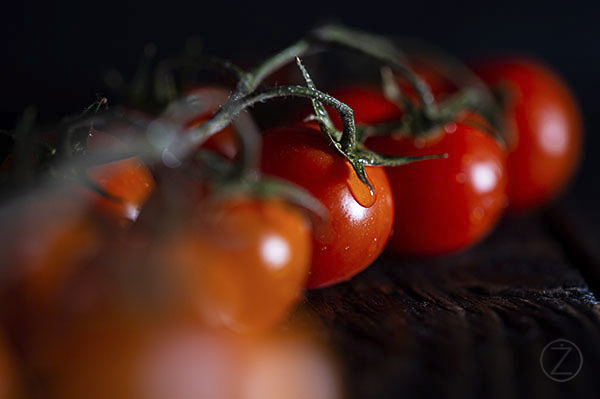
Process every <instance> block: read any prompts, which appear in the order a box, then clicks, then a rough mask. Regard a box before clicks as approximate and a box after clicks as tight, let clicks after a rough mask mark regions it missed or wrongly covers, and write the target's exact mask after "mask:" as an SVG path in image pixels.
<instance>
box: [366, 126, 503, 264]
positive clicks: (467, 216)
mask: <svg viewBox="0 0 600 399" xmlns="http://www.w3.org/2000/svg"><path fill="white" fill-rule="evenodd" d="M434 135H435V136H432V137H428V138H406V137H395V136H379V137H372V138H370V139H368V140H367V146H368V147H369V148H371V149H373V150H375V151H378V152H381V153H383V154H389V155H411V156H420V155H432V154H443V153H446V154H448V158H445V159H434V160H427V161H421V162H415V163H412V164H408V165H403V166H398V167H388V168H386V172H387V174H388V177H389V179H390V184H391V186H392V190H393V192H394V205H395V209H396V213H395V219H394V233H393V234H392V237H391V238H390V243H389V248H390V249H391V250H392V251H394V252H398V253H402V254H410V255H437V254H443V253H447V252H451V251H455V250H459V249H462V248H465V247H468V246H470V245H472V244H473V243H475V242H477V241H479V240H481V239H482V238H483V237H484V236H485V235H487V234H488V233H489V232H490V230H491V229H492V227H493V226H494V225H495V224H496V222H497V221H498V219H499V217H500V215H501V214H502V212H503V210H504V207H505V205H506V195H505V186H506V172H505V155H504V150H503V148H502V147H501V146H500V145H499V144H498V143H497V142H496V141H495V140H494V139H493V138H492V137H491V136H490V135H489V134H486V133H483V132H482V131H481V130H478V129H477V128H474V127H471V126H470V125H469V124H467V123H466V122H464V121H463V122H460V121H459V122H451V123H448V124H446V126H445V127H444V128H440V129H439V131H438V132H435V133H434Z"/></svg>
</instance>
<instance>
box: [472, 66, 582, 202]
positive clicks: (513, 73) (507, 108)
mask: <svg viewBox="0 0 600 399" xmlns="http://www.w3.org/2000/svg"><path fill="white" fill-rule="evenodd" d="M473 68H474V70H475V72H476V73H477V74H478V75H479V76H480V77H481V78H482V79H483V80H484V81H485V82H486V83H487V84H488V85H490V87H491V88H492V90H494V91H496V92H497V93H498V94H499V95H500V97H501V102H502V104H501V105H502V107H503V110H504V120H505V125H506V127H507V144H508V150H509V155H508V161H507V167H508V174H509V183H508V196H509V209H510V210H512V211H524V210H529V209H534V208H537V207H540V206H543V205H544V204H547V203H548V202H550V201H551V200H552V199H554V198H555V197H557V196H558V195H559V194H560V193H561V192H562V191H563V190H564V189H565V187H566V186H567V185H568V183H569V181H570V179H571V177H572V176H573V174H574V173H575V171H576V169H577V166H578V165H579V162H580V158H581V150H582V142H583V132H582V121H581V114H580V111H579V107H578V105H577V102H576V100H575V97H574V96H573V94H572V92H571V90H570V89H569V87H568V86H567V85H566V83H565V82H564V81H563V80H562V79H561V78H560V77H559V76H558V75H557V74H556V73H555V72H554V71H552V70H551V69H550V68H548V67H547V66H546V65H544V64H543V63H541V62H539V61H536V60H534V59H531V58H526V57H503V58H502V57H497V58H492V59H489V60H484V61H480V62H479V63H475V64H473Z"/></svg>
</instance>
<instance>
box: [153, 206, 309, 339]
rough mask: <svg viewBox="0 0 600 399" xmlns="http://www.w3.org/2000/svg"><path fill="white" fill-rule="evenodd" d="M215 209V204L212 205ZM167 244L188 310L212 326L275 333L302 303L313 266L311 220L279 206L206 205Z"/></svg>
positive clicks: (286, 207) (292, 209)
mask: <svg viewBox="0 0 600 399" xmlns="http://www.w3.org/2000/svg"><path fill="white" fill-rule="evenodd" d="M208 201H209V202H210V199H209V200H208ZM206 206H207V207H206V208H205V209H202V210H201V211H200V212H201V215H200V217H199V219H198V220H196V221H192V222H190V223H189V224H187V223H186V227H185V229H184V230H183V232H182V233H181V234H178V235H176V237H175V240H173V242H172V243H169V245H168V246H169V247H170V249H168V252H167V254H168V256H167V259H166V261H167V262H166V264H165V266H166V267H167V268H168V269H171V270H172V271H173V273H174V275H175V279H176V281H177V282H178V283H179V284H180V285H181V288H180V289H179V291H180V293H181V295H182V297H183V299H184V303H190V304H191V305H192V307H193V308H194V309H192V310H193V311H198V312H199V313H200V314H201V316H202V318H203V319H204V320H205V321H206V322H208V323H209V324H211V325H216V326H225V327H228V328H231V329H233V330H236V331H261V330H264V329H266V328H269V327H272V326H273V325H274V324H276V323H277V322H279V321H281V319H282V318H283V317H284V316H285V315H286V313H287V311H289V309H290V308H291V307H292V305H293V304H295V302H296V301H297V300H298V299H299V298H300V295H301V292H302V289H303V287H304V284H305V281H306V276H307V274H308V270H309V267H310V255H311V242H310V226H309V223H308V220H306V219H305V217H304V215H303V214H301V212H299V211H298V210H296V209H294V208H293V207H292V206H291V205H289V204H286V203H285V202H283V201H282V200H277V199H252V198H245V199H244V198H242V199H231V200H228V201H226V202H225V203H222V204H218V205H216V204H210V203H209V204H208V205H206Z"/></svg>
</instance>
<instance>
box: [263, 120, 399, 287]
mask: <svg viewBox="0 0 600 399" xmlns="http://www.w3.org/2000/svg"><path fill="white" fill-rule="evenodd" d="M262 153H263V158H262V163H261V169H262V171H263V172H264V173H265V174H267V175H273V176H276V177H280V178H284V179H287V180H289V181H291V182H292V183H295V184H298V185H299V186H301V187H303V188H305V189H306V190H308V191H309V192H310V193H311V194H312V195H313V196H314V197H315V198H316V199H317V200H319V201H320V202H321V203H322V204H323V205H324V206H325V207H326V208H327V210H328V212H329V217H328V218H327V219H326V220H319V219H316V218H313V254H312V261H311V263H312V266H311V269H310V274H309V276H308V282H307V284H306V286H307V288H318V287H324V286H327V285H331V284H334V283H337V282H340V281H345V280H348V279H349V278H351V277H353V276H354V275H356V274H357V273H358V272H360V271H361V270H363V269H364V268H366V267H368V266H369V265H370V264H372V263H373V262H374V261H375V259H376V258H377V257H378V256H379V255H380V254H381V252H382V251H383V248H384V247H385V244H386V243H387V240H388V238H389V235H390V232H391V228H392V220H393V215H394V206H393V199H392V194H391V189H390V184H389V182H388V179H387V176H386V175H385V172H384V170H383V169H382V168H379V167H367V168H366V172H367V176H368V178H369V180H370V181H371V183H372V184H373V186H374V188H375V192H370V190H369V189H368V188H367V186H366V185H364V183H362V182H361V181H360V180H359V179H358V177H357V176H356V173H355V172H354V170H353V169H352V167H351V166H350V164H349V163H348V162H347V161H346V160H345V159H344V158H343V157H341V156H340V155H339V154H337V153H336V152H335V151H334V150H333V149H332V148H331V147H330V146H329V145H328V144H327V143H326V142H325V141H324V140H323V139H322V137H321V133H320V131H319V130H317V129H314V128H311V127H306V126H294V127H282V128H278V129H274V130H271V131H269V132H267V134H266V135H265V136H264V137H263V151H262Z"/></svg>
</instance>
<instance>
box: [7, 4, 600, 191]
mask: <svg viewBox="0 0 600 399" xmlns="http://www.w3.org/2000/svg"><path fill="white" fill-rule="evenodd" d="M596 4H597V2H592V1H590V2H588V3H585V2H574V1H561V2H557V3H555V4H553V3H552V2H549V1H530V2H524V1H517V2H513V1H511V2H490V1H466V2H450V1H445V2H432V1H411V2H409V1H394V2H388V3H384V2H381V3H379V2H376V1H359V2H354V3H351V2H350V1H346V2H340V1H326V0H320V1H314V0H305V1H302V0H297V1H295V2H291V1H285V2H283V1H281V2H274V1H272V0H269V1H258V0H257V1H253V2H244V3H242V2H240V3H236V2H229V1H222V0H220V1H210V2H205V1H198V0H196V1H190V0H188V1H181V0H168V1H157V0H146V1H139V0H138V1H133V0H122V1H113V0H106V1H68V2H59V3H58V4H51V2H45V3H41V2H40V3H39V4H36V3H35V2H28V1H26V2H23V3H20V4H13V5H11V6H9V9H4V10H3V15H1V16H0V48H1V49H2V59H1V60H0V88H1V90H2V95H1V96H0V127H1V128H10V127H13V125H14V122H15V120H16V119H17V117H18V116H19V114H20V113H21V112H22V110H23V108H24V107H25V106H26V105H27V104H35V105H37V106H38V107H39V110H40V114H41V119H42V120H53V119H57V118H59V117H60V116H62V115H64V114H66V113H72V112H76V111H78V110H80V109H82V108H83V107H84V106H85V105H87V104H89V103H90V102H91V101H92V100H94V99H95V97H96V95H97V94H106V90H105V89H104V86H103V84H102V76H103V73H104V72H105V71H106V70H107V69H108V68H110V67H117V68H119V69H120V70H121V71H123V72H124V73H125V75H131V73H132V72H133V71H134V69H135V66H136V64H137V61H138V60H139V56H140V54H141V52H142V49H143V47H144V45H145V44H146V43H148V42H154V43H156V44H157V45H158V49H159V54H160V55H169V54H177V53H178V52H180V51H181V50H182V49H183V46H184V42H185V39H186V38H188V37H190V36H199V37H202V38H203V41H204V49H205V52H207V53H212V54H216V55H220V56H224V57H231V56H233V55H241V56H243V57H248V56H250V55H252V54H253V53H254V54H255V53H257V52H258V53H261V54H265V53H267V52H269V51H273V50H277V49H278V48H280V47H282V46H285V45H286V44H288V43H289V42H291V41H292V40H294V39H297V38H298V37H299V36H301V35H302V34H303V32H305V31H306V30H307V29H309V28H310V27H312V26H314V25H315V24H317V23H319V22H320V21H325V20H332V19H333V20H338V21H342V22H344V23H346V24H347V25H350V26H355V27H360V28H363V29H367V30H372V31H374V32H378V33H386V34H394V35H412V36H417V37H420V38H423V39H426V40H429V41H432V42H433V43H436V44H438V45H439V46H441V47H442V48H445V49H446V50H449V51H451V52H453V53H454V54H456V55H458V56H460V57H463V58H466V59H468V58H469V57H472V56H476V55H480V54H485V53H492V52H495V51H516V52H519V53H530V54H532V55H534V56H537V57H538V58H541V59H542V60H545V61H546V62H547V63H549V64H550V65H552V66H553V67H554V68H555V69H556V70H557V71H558V72H559V73H561V74H562V75H563V76H564V77H565V79H566V80H567V81H568V82H569V84H570V85H571V86H572V88H573V90H574V92H575V93H576V95H577V97H578V99H579V101H580V103H581V106H582V109H583V115H584V119H585V124H586V133H587V147H586V157H585V162H584V165H583V167H582V169H581V173H580V175H579V178H578V179H577V181H576V184H575V189H574V191H572V192H573V193H574V194H573V195H574V196H575V197H577V199H578V200H581V201H583V202H586V203H588V202H590V201H593V202H594V203H595V201H596V199H600V189H599V188H598V184H597V183H596V176H597V174H596V172H597V170H599V165H600V149H599V148H600V137H599V135H598V134H596V131H597V130H598V129H599V128H600V118H599V117H598V112H597V109H598V108H599V106H600V98H599V94H598V88H599V87H600V51H599V50H600V45H599V44H598V39H600V25H599V24H598V21H599V18H598V17H599V16H600V5H596ZM3 7H6V6H3ZM10 7H12V9H10Z"/></svg>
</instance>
